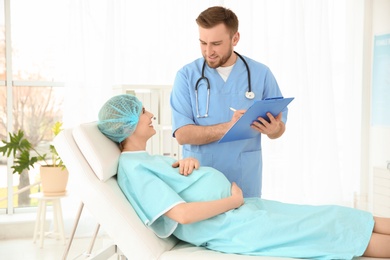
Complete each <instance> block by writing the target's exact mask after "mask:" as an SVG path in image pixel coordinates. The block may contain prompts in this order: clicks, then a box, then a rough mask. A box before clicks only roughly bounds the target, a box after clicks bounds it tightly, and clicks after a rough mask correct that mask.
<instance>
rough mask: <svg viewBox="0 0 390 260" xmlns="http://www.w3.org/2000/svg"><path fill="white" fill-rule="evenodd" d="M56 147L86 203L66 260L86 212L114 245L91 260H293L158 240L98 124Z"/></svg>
mask: <svg viewBox="0 0 390 260" xmlns="http://www.w3.org/2000/svg"><path fill="white" fill-rule="evenodd" d="M54 145H55V147H56V149H57V151H58V153H59V155H60V156H61V158H62V159H63V161H64V163H65V165H66V166H67V168H68V170H69V173H70V178H73V180H76V181H73V182H72V187H70V189H71V192H72V193H75V194H76V195H77V197H78V198H79V199H80V208H79V211H78V214H77V216H76V218H75V219H76V220H75V225H74V229H73V231H72V234H71V235H70V238H69V242H68V246H67V247H66V250H65V252H64V255H63V259H66V258H67V254H68V251H69V248H70V247H71V243H72V240H73V236H74V233H75V230H76V228H77V223H78V220H79V218H80V215H81V213H82V210H83V208H87V209H88V211H89V213H91V215H92V216H93V217H94V218H95V219H96V221H97V223H99V228H101V229H102V230H104V231H105V233H106V234H107V235H108V236H109V237H110V241H112V244H110V245H109V246H107V247H106V248H103V249H99V250H96V251H97V252H92V250H90V251H89V252H88V253H90V257H89V259H108V258H109V257H110V255H114V254H117V255H118V256H120V258H123V259H126V258H127V259H137V260H144V259H145V260H149V259H158V260H183V259H186V260H191V259H197V260H199V259H217V260H218V259H221V260H222V259H223V260H259V259H262V260H264V259H270V260H276V259H287V258H277V257H258V256H244V255H235V254H224V253H220V252H215V251H211V250H207V249H205V248H202V247H196V246H193V245H190V244H188V243H185V242H182V241H178V240H177V239H176V238H174V237H173V236H171V237H169V238H167V239H161V238H158V237H157V236H156V235H155V234H154V233H153V232H152V231H151V230H149V229H148V228H147V227H146V226H145V225H144V224H143V223H142V221H141V220H140V219H139V218H138V216H137V214H136V213H135V211H134V210H133V208H132V207H131V204H130V203H129V202H128V201H127V199H126V197H125V196H124V195H123V193H122V191H121V190H120V188H119V186H118V184H117V181H116V170H117V163H118V158H119V155H120V151H119V149H118V147H117V146H116V145H115V144H114V143H113V142H112V141H110V140H109V139H108V138H106V137H105V136H104V135H102V134H101V133H100V131H99V130H98V128H97V124H96V122H91V123H85V124H81V125H79V126H77V127H75V128H68V129H65V130H63V131H62V132H61V133H60V134H59V135H58V136H57V137H56V138H55V140H54ZM156 203H158V201H156ZM99 228H97V230H99ZM97 233H98V231H97V232H95V235H96V234H97ZM92 241H94V238H92ZM94 251H95V250H94Z"/></svg>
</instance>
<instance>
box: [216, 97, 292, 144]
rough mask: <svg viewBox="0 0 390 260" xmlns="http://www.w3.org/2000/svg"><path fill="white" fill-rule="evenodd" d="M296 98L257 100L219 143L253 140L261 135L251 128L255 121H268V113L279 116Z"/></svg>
mask: <svg viewBox="0 0 390 260" xmlns="http://www.w3.org/2000/svg"><path fill="white" fill-rule="evenodd" d="M293 99H294V98H293V97H292V98H273V99H265V100H256V101H255V102H254V103H253V105H252V106H251V107H250V108H248V110H247V111H246V112H245V114H243V115H242V117H241V118H240V119H239V120H238V121H237V122H236V123H235V124H234V125H233V126H232V127H231V128H230V129H229V130H228V131H227V132H226V134H225V135H224V136H223V137H222V138H221V140H219V141H218V143H225V142H231V141H237V140H243V139H249V138H253V137H255V136H256V135H258V134H259V132H257V131H256V130H254V129H252V128H251V124H252V122H253V121H255V120H257V118H258V117H262V118H264V119H268V116H267V113H268V112H270V113H271V114H272V115H273V116H277V115H278V114H279V113H280V112H282V110H283V109H284V108H285V107H287V105H288V104H290V102H291V101H292V100H293Z"/></svg>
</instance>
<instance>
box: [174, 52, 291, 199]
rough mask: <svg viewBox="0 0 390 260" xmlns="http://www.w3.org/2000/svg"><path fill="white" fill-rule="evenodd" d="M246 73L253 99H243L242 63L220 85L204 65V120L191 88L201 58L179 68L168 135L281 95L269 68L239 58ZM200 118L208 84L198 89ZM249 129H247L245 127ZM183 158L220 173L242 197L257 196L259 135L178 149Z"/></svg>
mask: <svg viewBox="0 0 390 260" xmlns="http://www.w3.org/2000/svg"><path fill="white" fill-rule="evenodd" d="M244 59H245V60H246V62H247V63H248V66H249V68H250V73H251V85H252V91H253V92H254V93H255V98H254V99H253V100H250V99H247V98H246V97H245V93H246V92H247V91H248V76H247V70H246V67H245V64H244V62H243V61H242V60H241V59H239V58H238V59H237V61H236V63H235V65H234V67H233V69H232V71H231V73H230V75H229V77H228V79H227V81H226V82H225V81H224V80H223V79H222V78H221V76H220V75H219V74H218V71H217V70H216V69H213V68H210V67H208V66H207V65H206V66H205V72H204V75H205V76H206V77H207V78H208V79H209V82H210V103H209V111H208V115H209V116H208V117H206V118H197V110H196V99H195V84H196V82H197V80H198V79H199V78H200V77H201V74H202V66H203V62H204V59H203V58H200V59H197V60H195V61H194V62H192V63H190V64H188V65H186V66H184V67H183V68H182V69H180V70H179V71H178V73H177V75H176V79H175V82H174V85H173V89H172V93H171V100H170V102H171V108H172V127H173V136H174V133H175V131H176V130H177V129H179V128H180V127H182V126H185V125H193V124H195V125H200V126H208V125H215V124H219V123H225V122H228V121H230V120H231V118H232V115H233V112H232V111H231V110H230V109H229V107H233V108H235V109H248V108H249V107H250V106H251V105H252V104H253V101H254V100H262V99H265V98H269V97H278V96H282V93H281V91H280V89H279V86H278V84H277V82H276V79H275V77H274V76H273V74H272V72H271V70H270V69H269V68H268V67H267V66H265V65H264V64H261V63H259V62H256V61H254V60H252V59H249V58H247V57H244ZM198 97H199V98H198V102H199V114H200V115H201V116H203V115H204V114H205V113H206V103H207V85H206V81H205V80H202V81H201V82H200V84H199V85H198ZM282 120H283V122H286V120H287V108H286V109H285V110H283V118H282ZM248 127H250V126H248ZM183 157H184V158H186V157H194V158H197V159H198V160H199V162H200V165H202V166H210V167H214V168H216V169H217V170H219V171H221V172H223V173H224V174H225V176H226V177H227V178H228V180H229V181H230V182H233V181H234V182H236V183H237V184H238V185H239V186H240V187H241V188H242V190H243V193H244V196H245V197H259V196H261V186H262V151H261V135H258V136H257V137H255V138H252V139H248V140H240V141H234V142H228V143H221V144H218V143H217V142H214V143H210V144H205V145H188V144H185V145H183Z"/></svg>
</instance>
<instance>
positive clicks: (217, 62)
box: [199, 23, 240, 68]
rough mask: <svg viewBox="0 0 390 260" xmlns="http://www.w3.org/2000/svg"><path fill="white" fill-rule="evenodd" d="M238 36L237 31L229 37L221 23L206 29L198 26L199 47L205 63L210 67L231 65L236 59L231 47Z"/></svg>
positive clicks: (235, 43) (235, 42)
mask: <svg viewBox="0 0 390 260" xmlns="http://www.w3.org/2000/svg"><path fill="white" fill-rule="evenodd" d="M239 38H240V35H239V33H238V32H236V33H235V34H234V35H233V37H231V36H230V32H229V31H228V30H227V29H226V26H225V25H224V24H223V23H221V24H218V25H216V26H214V27H212V28H208V29H206V28H202V27H200V26H199V41H200V49H201V51H202V55H203V57H204V59H205V60H206V62H207V65H209V67H211V68H218V67H226V66H230V65H233V64H234V62H235V61H236V55H232V54H233V48H234V46H236V45H237V42H238V40H239Z"/></svg>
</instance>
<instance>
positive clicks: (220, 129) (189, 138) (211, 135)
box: [175, 110, 245, 145]
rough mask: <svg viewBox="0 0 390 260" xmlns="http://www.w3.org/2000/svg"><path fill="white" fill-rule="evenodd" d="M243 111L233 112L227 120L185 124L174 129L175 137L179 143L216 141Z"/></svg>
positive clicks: (196, 143) (200, 143) (198, 143)
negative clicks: (214, 122) (215, 122)
mask: <svg viewBox="0 0 390 260" xmlns="http://www.w3.org/2000/svg"><path fill="white" fill-rule="evenodd" d="M244 113H245V110H237V111H235V112H234V114H233V116H232V119H231V120H230V121H229V122H225V123H220V124H215V125H209V126H199V125H185V126H182V127H180V128H179V129H177V130H176V131H175V138H176V140H177V142H178V143H179V144H180V145H183V144H191V145H202V144H209V143H212V142H216V141H218V140H220V139H221V138H222V136H224V134H225V133H226V132H227V131H228V130H229V129H230V128H231V127H232V125H233V124H234V123H235V122H236V121H237V120H238V119H239V118H240V117H241V116H242V115H243V114H244Z"/></svg>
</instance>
